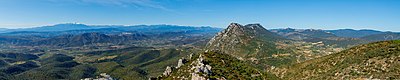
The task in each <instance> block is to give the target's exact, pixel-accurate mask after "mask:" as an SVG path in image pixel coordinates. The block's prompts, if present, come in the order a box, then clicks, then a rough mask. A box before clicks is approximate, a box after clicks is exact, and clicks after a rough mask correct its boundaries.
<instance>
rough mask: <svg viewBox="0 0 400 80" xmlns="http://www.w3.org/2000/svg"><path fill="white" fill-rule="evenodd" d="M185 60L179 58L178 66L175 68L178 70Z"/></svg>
mask: <svg viewBox="0 0 400 80" xmlns="http://www.w3.org/2000/svg"><path fill="white" fill-rule="evenodd" d="M186 62H187V61H186V59H185V58H181V59H179V60H178V65H177V66H176V68H179V67H181V66H183V65H184V64H185V63H186Z"/></svg>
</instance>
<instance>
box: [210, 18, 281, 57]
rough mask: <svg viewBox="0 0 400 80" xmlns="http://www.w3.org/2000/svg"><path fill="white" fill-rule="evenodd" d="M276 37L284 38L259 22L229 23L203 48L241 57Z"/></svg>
mask: <svg viewBox="0 0 400 80" xmlns="http://www.w3.org/2000/svg"><path fill="white" fill-rule="evenodd" d="M278 39H284V38H282V37H281V36H278V35H277V34H275V33H272V32H270V31H268V30H266V29H265V28H263V27H262V26H261V25H260V24H247V25H244V26H243V25H240V24H238V23H231V24H230V25H229V26H228V28H226V29H225V30H223V31H221V32H220V33H218V34H217V35H216V36H214V38H212V39H211V40H210V41H209V42H208V44H207V46H206V48H205V50H206V51H219V52H222V53H228V54H233V56H235V57H238V56H242V57H243V56H246V55H247V54H253V53H259V52H258V51H259V50H263V49H257V48H262V46H264V45H273V44H272V42H273V41H275V40H278ZM270 43H271V44H270ZM249 44H253V45H249Z"/></svg>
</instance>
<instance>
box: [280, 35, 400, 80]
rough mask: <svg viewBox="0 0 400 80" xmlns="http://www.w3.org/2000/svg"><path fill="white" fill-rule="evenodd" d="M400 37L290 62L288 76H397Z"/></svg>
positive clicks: (295, 79) (319, 78)
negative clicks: (298, 62)
mask: <svg viewBox="0 0 400 80" xmlns="http://www.w3.org/2000/svg"><path fill="white" fill-rule="evenodd" d="M399 71H400V40H394V41H382V42H375V43H370V44H365V45H359V46H356V47H353V48H350V49H347V50H345V51H342V52H340V53H336V54H332V55H328V56H324V57H321V58H317V59H313V60H309V61H305V62H303V63H300V64H296V65H294V66H291V67H290V68H289V69H288V70H287V71H283V73H286V74H285V75H283V76H284V77H283V78H284V79H289V80H298V79H305V80H310V79H311V80H323V79H333V80H337V79H399V78H400V72H399Z"/></svg>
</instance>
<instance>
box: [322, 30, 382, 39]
mask: <svg viewBox="0 0 400 80" xmlns="http://www.w3.org/2000/svg"><path fill="white" fill-rule="evenodd" d="M325 31H327V32H331V33H333V34H335V35H337V36H340V37H349V38H360V37H364V36H368V35H373V34H382V33H384V32H383V31H377V30H368V29H362V30H354V29H338V30H325Z"/></svg>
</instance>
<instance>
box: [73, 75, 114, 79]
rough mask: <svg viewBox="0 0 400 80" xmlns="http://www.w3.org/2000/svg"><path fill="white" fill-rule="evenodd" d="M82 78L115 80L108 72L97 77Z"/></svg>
mask: <svg viewBox="0 0 400 80" xmlns="http://www.w3.org/2000/svg"><path fill="white" fill-rule="evenodd" d="M81 80H114V78H112V77H111V76H110V75H108V74H107V73H101V74H100V76H97V78H85V79H81Z"/></svg>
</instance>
